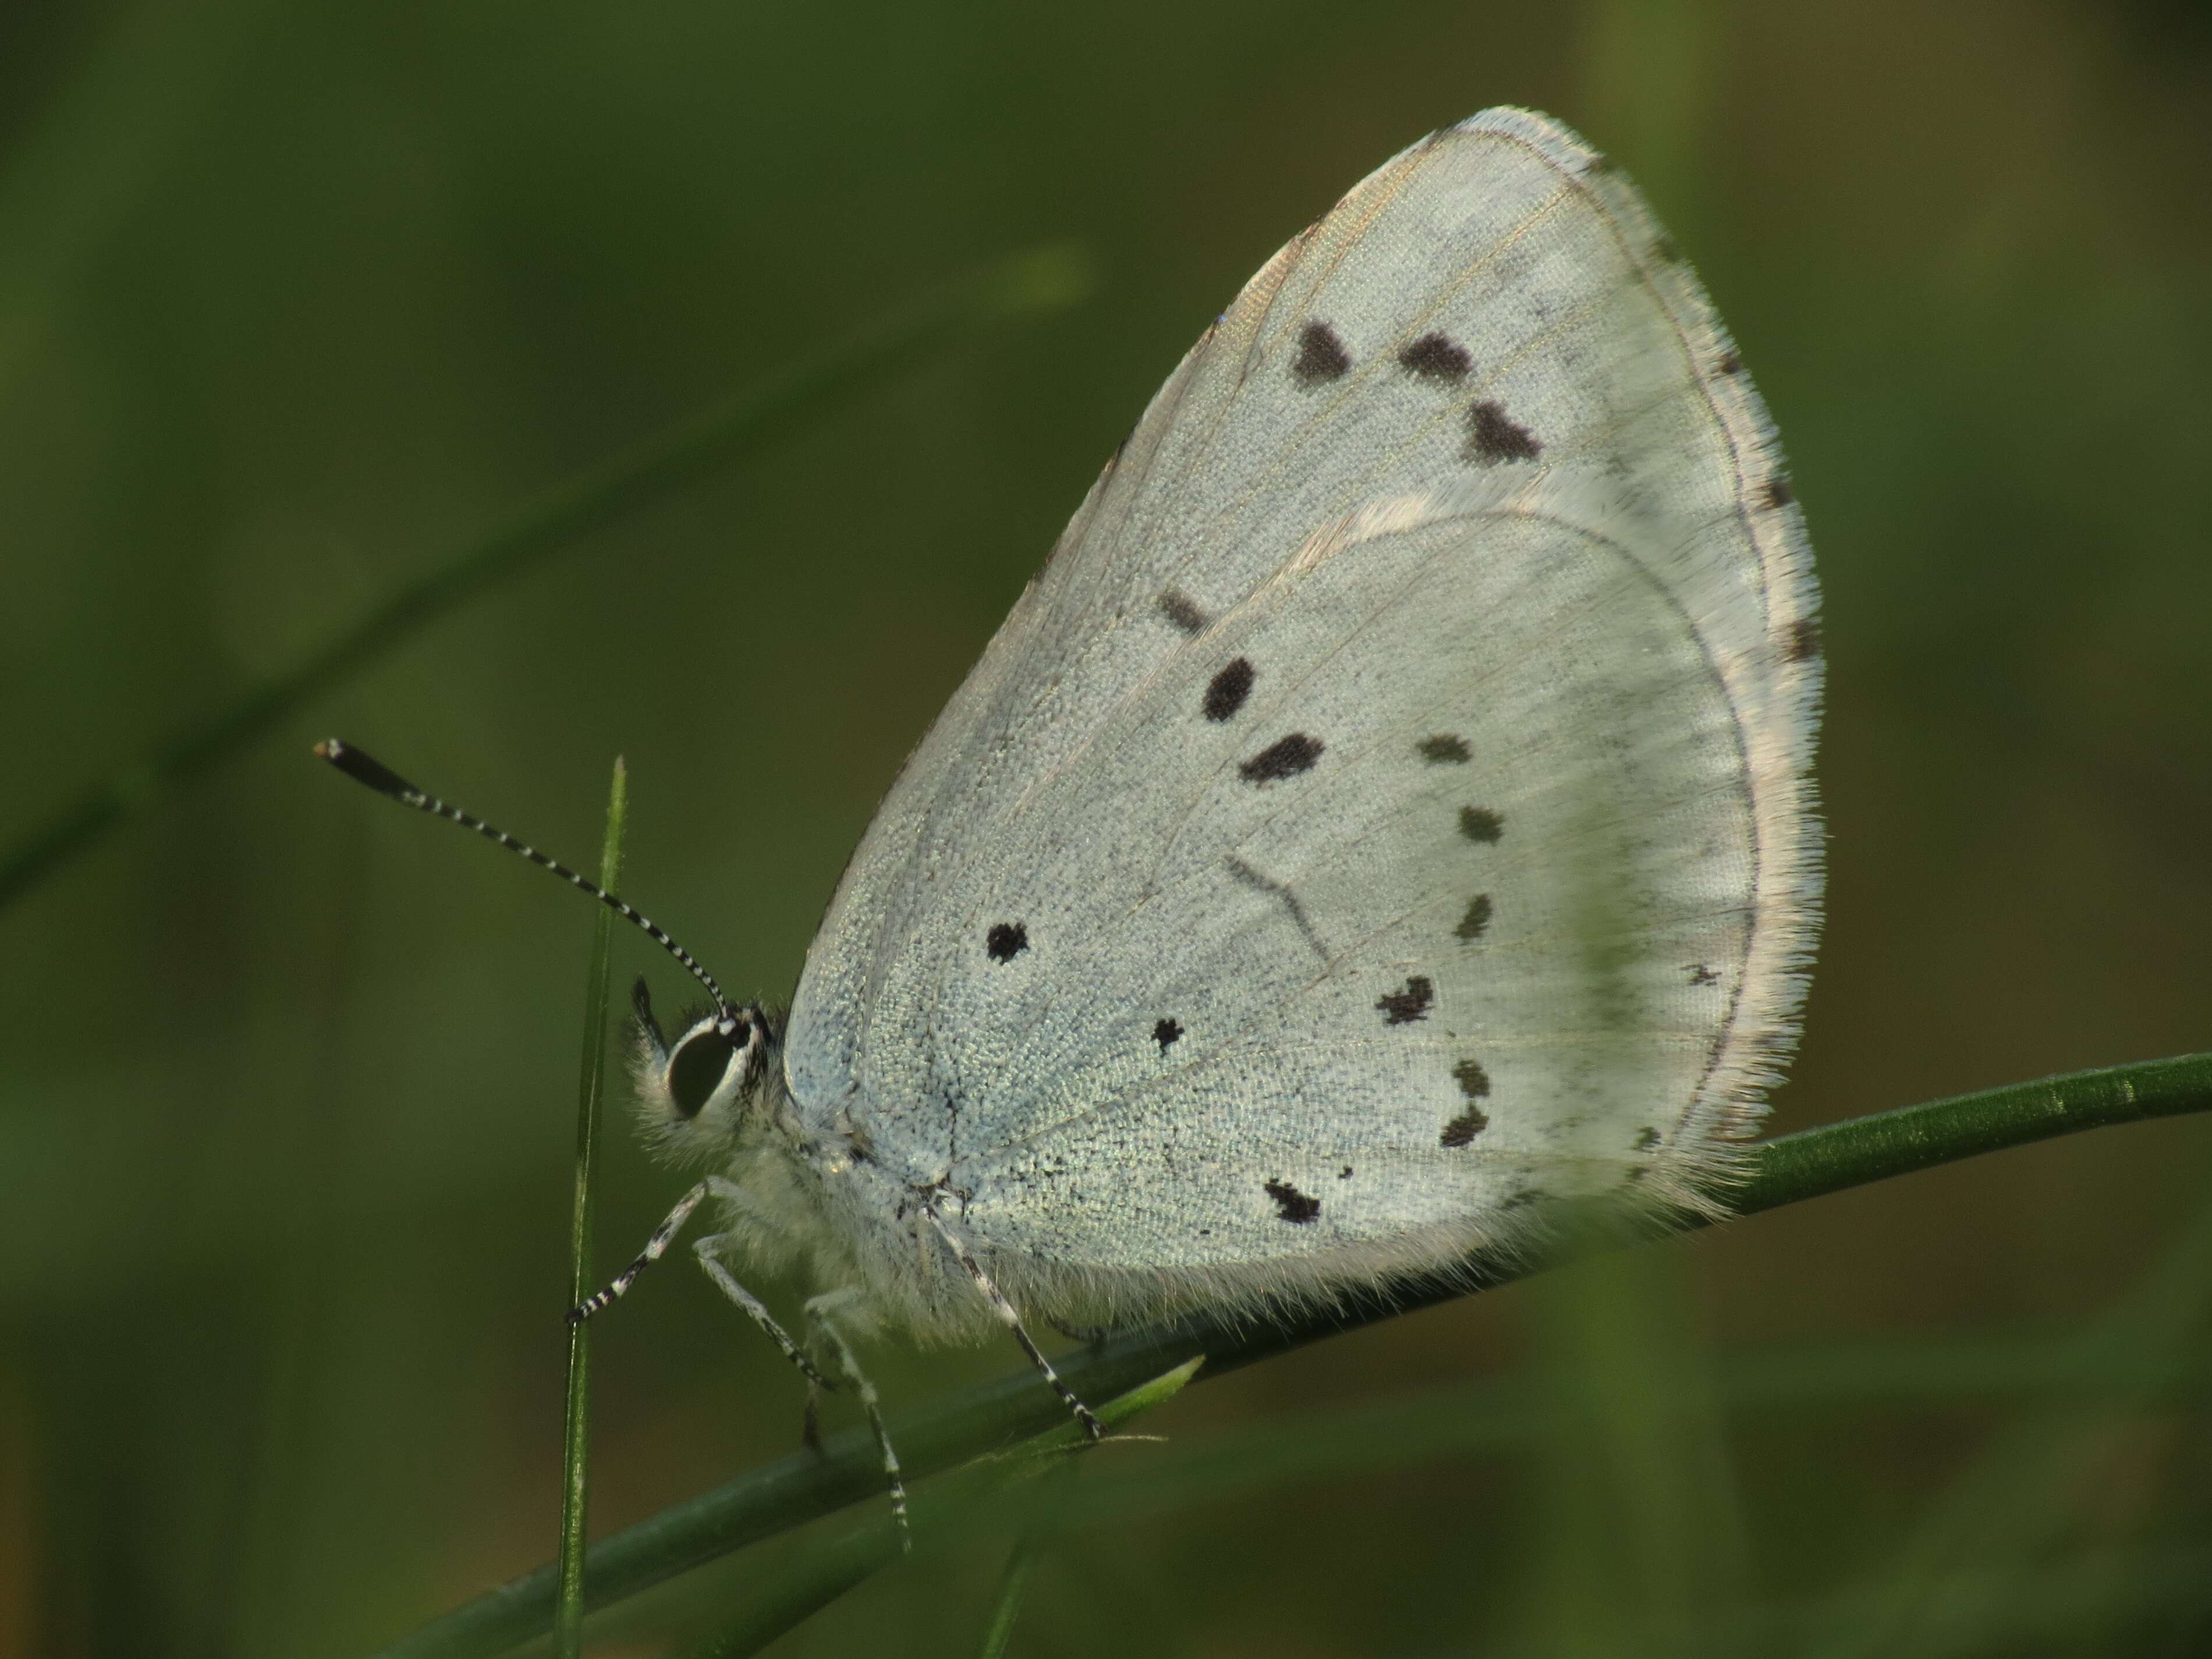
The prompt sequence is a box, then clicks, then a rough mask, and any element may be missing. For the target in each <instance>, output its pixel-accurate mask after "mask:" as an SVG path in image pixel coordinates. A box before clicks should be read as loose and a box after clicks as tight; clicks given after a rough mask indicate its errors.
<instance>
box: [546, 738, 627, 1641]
mask: <svg viewBox="0 0 2212 1659" xmlns="http://www.w3.org/2000/svg"><path fill="white" fill-rule="evenodd" d="M628 818H629V769H628V768H627V767H625V766H624V765H623V763H622V757H620V756H617V757H615V772H614V780H613V781H612V782H611V784H610V785H609V786H608V788H607V835H606V840H605V842H603V843H602V844H601V846H600V848H599V885H600V886H601V887H603V888H605V890H607V891H608V892H610V893H617V892H620V891H621V890H622V846H623V828H624V826H625V823H626V822H627V820H628ZM614 923H615V918H614V913H613V912H612V911H611V910H609V909H608V908H606V907H605V905H601V906H600V907H599V917H598V919H597V921H596V922H595V923H594V924H593V927H592V969H591V977H590V980H589V981H588V982H587V984H586V988H585V992H584V1059H583V1071H582V1075H581V1076H580V1078H579V1079H578V1081H577V1085H576V1193H575V1201H574V1207H573V1208H572V1210H571V1211H570V1212H569V1218H568V1251H569V1259H568V1305H569V1306H570V1307H572V1308H574V1307H578V1306H580V1305H581V1304H582V1303H583V1300H584V1298H585V1297H587V1296H589V1295H590V1294H591V1293H592V1291H594V1290H595V1289H597V1288H598V1285H597V1284H596V1282H595V1281H594V1279H593V1277H592V1166H593V1164H595V1163H596V1162H597V1161H598V1157H599V1106H600V1103H601V1102H602V1101H603V1100H604V1099H605V1096H606V1083H607V1005H608V1001H609V998H608V994H607V985H608V981H609V978H610V976H611V975H610V959H611V957H612V956H613V953H614V931H615V928H614ZM591 1340H592V1338H591V1325H590V1323H589V1322H587V1321H585V1320H578V1321H576V1322H575V1323H574V1324H572V1325H571V1326H569V1327H568V1407H567V1413H566V1416H565V1419H564V1426H563V1443H562V1459H561V1552H560V1556H559V1568H558V1572H559V1578H558V1583H557V1585H556V1590H555V1594H554V1598H553V1651H554V1653H555V1654H556V1656H558V1659H577V1656H579V1655H580V1654H581V1653H582V1652H583V1650H584V1541H585V1529H586V1521H587V1518H588V1517H587V1510H588V1499H589V1498H590V1486H589V1480H588V1475H589V1462H588V1460H589V1458H590V1455H591V1398H592V1348H591Z"/></svg>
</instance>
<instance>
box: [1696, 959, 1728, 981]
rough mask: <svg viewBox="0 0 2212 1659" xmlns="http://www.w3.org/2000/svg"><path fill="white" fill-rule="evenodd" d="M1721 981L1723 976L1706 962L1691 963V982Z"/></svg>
mask: <svg viewBox="0 0 2212 1659" xmlns="http://www.w3.org/2000/svg"><path fill="white" fill-rule="evenodd" d="M1720 982H1721V976H1720V975H1718V974H1717V973H1715V972H1714V971H1713V970H1712V969H1711V968H1709V967H1707V966H1706V965H1705V963H1702V962H1693V963H1691V964H1690V983H1691V984H1692V985H1717V984H1719V983H1720Z"/></svg>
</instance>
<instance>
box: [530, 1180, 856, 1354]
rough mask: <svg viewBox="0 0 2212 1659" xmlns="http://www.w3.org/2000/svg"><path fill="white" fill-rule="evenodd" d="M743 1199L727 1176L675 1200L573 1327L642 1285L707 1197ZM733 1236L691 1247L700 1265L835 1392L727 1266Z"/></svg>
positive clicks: (573, 1314)
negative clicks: (724, 1257) (724, 1253)
mask: <svg viewBox="0 0 2212 1659" xmlns="http://www.w3.org/2000/svg"><path fill="white" fill-rule="evenodd" d="M709 1198H722V1199H731V1198H734V1199H737V1200H740V1201H742V1200H744V1191H743V1189H742V1188H739V1187H738V1184H737V1183H736V1182H733V1181H732V1180H730V1179H729V1178H728V1177H726V1176H708V1177H707V1178H706V1179H705V1180H704V1181H702V1182H700V1183H699V1184H698V1185H697V1186H696V1187H694V1188H692V1189H691V1190H690V1192H688V1193H686V1194H684V1196H683V1197H682V1198H680V1199H678V1200H677V1201H676V1207H675V1208H674V1209H672V1210H671V1211H670V1212H668V1218H667V1219H666V1220H665V1221H663V1222H662V1223H661V1224H660V1225H659V1226H658V1227H655V1228H654V1229H653V1237H651V1238H648V1239H647V1240H646V1242H645V1248H644V1249H642V1250H640V1251H639V1252H638V1254H637V1260H636V1261H633V1262H631V1263H630V1264H629V1267H624V1268H623V1270H622V1271H621V1272H620V1273H617V1274H616V1275H615V1276H614V1279H612V1280H611V1282H610V1283H609V1284H608V1285H606V1286H605V1288H604V1289H601V1290H597V1291H592V1294H591V1295H589V1296H588V1297H585V1298H584V1300H583V1301H581V1302H580V1303H578V1304H576V1305H575V1306H574V1307H573V1308H571V1309H569V1310H568V1322H569V1323H570V1324H572V1325H573V1324H574V1323H575V1322H577V1321H579V1320H583V1319H589V1318H590V1317H591V1316H592V1315H593V1314H595V1313H598V1312H599V1311H601V1310H603V1309H605V1308H607V1307H609V1306H611V1305H612V1304H614V1303H615V1302H616V1301H617V1300H618V1299H619V1298H620V1297H623V1295H625V1294H626V1293H627V1292H628V1291H629V1287H630V1286H631V1285H635V1284H636V1283H637V1276H638V1275H639V1274H640V1273H643V1272H644V1271H645V1270H646V1269H647V1267H651V1266H652V1265H653V1263H654V1262H656V1261H659V1260H660V1258H661V1257H662V1256H663V1255H666V1254H667V1253H668V1247H669V1246H670V1245H671V1244H673V1243H675V1242H676V1236H677V1234H678V1233H680V1232H682V1231H684V1223H685V1222H687V1221H689V1220H690V1218H691V1212H693V1211H694V1210H696V1209H697V1208H698V1207H699V1206H701V1205H702V1204H703V1203H705V1202H706V1201H707V1200H708V1199H709ZM728 1237H729V1235H728V1234H726V1233H713V1234H709V1235H708V1237H705V1238H702V1239H699V1240H697V1241H696V1242H695V1243H693V1244H692V1246H691V1250H692V1254H693V1255H696V1256H697V1257H698V1258H699V1265H700V1266H701V1267H704V1268H705V1269H706V1270H707V1277H708V1278H709V1279H713V1280H714V1283H715V1285H717V1286H718V1287H720V1290H721V1292H722V1294H723V1295H724V1296H726V1297H729V1298H730V1300H731V1301H732V1302H734V1303H736V1304H738V1306H739V1307H740V1308H743V1309H744V1310H745V1312H746V1314H747V1315H749V1316H750V1317H751V1319H752V1322H753V1323H754V1324H756V1325H757V1326H759V1327H760V1328H762V1329H763V1330H764V1331H766V1332H767V1333H768V1334H769V1340H771V1341H773V1342H774V1343H775V1346H777V1347H779V1348H781V1349H782V1350H783V1357H784V1358H786V1359H788V1360H789V1361H790V1362H791V1363H792V1364H794V1365H796V1366H798V1367H799V1370H801V1371H803V1372H804V1373H805V1376H806V1381H807V1383H809V1385H810V1386H811V1387H813V1388H817V1389H834V1388H836V1386H837V1385H836V1383H832V1382H831V1381H830V1380H829V1378H828V1377H826V1376H823V1375H822V1372H821V1370H820V1368H819V1367H817V1365H816V1364H814V1362H813V1361H812V1360H811V1359H809V1358H807V1357H806V1355H805V1353H804V1352H802V1351H801V1350H800V1348H799V1344H797V1343H796V1342H794V1341H793V1340H791V1333H790V1332H788V1331H787V1330H785V1329H784V1328H783V1327H782V1326H781V1325H779V1324H778V1323H776V1320H775V1315H774V1314H772V1313H770V1312H769V1310H768V1306H767V1304H765V1303H763V1301H762V1300H761V1299H760V1298H759V1297H757V1296H755V1295H754V1294H753V1293H752V1292H751V1291H749V1290H747V1289H746V1288H745V1287H744V1285H740V1284H738V1281H737V1279H736V1278H735V1277H734V1276H733V1275H732V1273H731V1272H730V1270H729V1269H728V1268H727V1267H724V1266H723V1265H722V1261H721V1247H722V1245H723V1243H725V1242H726V1240H727V1239H728Z"/></svg>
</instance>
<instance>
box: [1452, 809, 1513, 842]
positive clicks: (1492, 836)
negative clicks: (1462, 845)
mask: <svg viewBox="0 0 2212 1659" xmlns="http://www.w3.org/2000/svg"><path fill="white" fill-rule="evenodd" d="M1459 832H1460V834H1462V836H1466V837H1467V838H1468V840H1469V841H1479V842H1494V841H1496V840H1497V839H1498V837H1499V836H1502V835H1504V833H1505V819H1504V817H1503V816H1502V815H1501V814H1499V813H1497V812H1493V811H1491V810H1490V809H1489V808H1488V807H1487V806H1462V807H1461V808H1460V809H1459Z"/></svg>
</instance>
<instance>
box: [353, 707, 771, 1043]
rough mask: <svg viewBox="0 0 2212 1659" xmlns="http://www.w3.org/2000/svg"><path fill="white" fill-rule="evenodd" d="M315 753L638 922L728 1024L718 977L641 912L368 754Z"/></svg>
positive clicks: (383, 792)
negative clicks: (696, 983) (704, 992)
mask: <svg viewBox="0 0 2212 1659" xmlns="http://www.w3.org/2000/svg"><path fill="white" fill-rule="evenodd" d="M315 753H316V754H317V755H319V756H320V757H322V758H323V759H325V760H326V761H328V762H329V763H331V765H333V766H335V767H337V769H338V770H339V771H341V772H343V773H344V774H345V775H347V776H348V777H349V778H351V779H352V780H353V781H355V782H356V783H365V784H367V785H368V787H370V788H372V789H374V790H375V791H376V793H378V794H380V795H386V796H389V797H390V798H391V799H393V800H396V801H398V803H399V804H400V805H402V806H411V807H413V808H414V809H415V810H416V811H418V812H428V814H429V815H430V816H431V817H434V818H450V819H452V820H453V822H454V823H458V824H459V825H460V826H461V827H462V828H463V829H473V830H475V831H476V832H477V834H478V835H480V836H483V838H484V839H485V840H487V841H495V842H498V843H499V844H500V845H501V847H504V848H507V851H508V852H510V853H520V854H522V856H523V857H525V858H526V859H528V860H530V861H531V862H532V864H534V865H536V866H538V867H539V868H540V869H543V870H550V871H551V872H553V873H554V874H555V875H556V876H558V877H560V878H561V879H562V880H563V881H565V882H567V883H568V884H569V885H570V886H572V887H579V888H581V889H582V890H584V891H585V892H586V893H589V894H590V895H591V896H592V897H593V898H595V899H597V900H599V902H600V903H602V904H604V905H605V906H606V907H607V908H608V909H610V910H611V911H613V912H614V913H615V914H616V915H618V916H620V917H621V918H622V919H623V921H629V922H635V923H636V924H637V926H638V927H641V928H643V929H644V930H645V932H646V933H647V934H648V935H650V936H651V937H652V939H653V942H654V943H655V944H657V945H659V946H660V948H661V949H662V950H664V951H667V952H668V954H669V955H670V956H671V957H675V958H676V959H677V961H678V962H680V963H683V964H684V967H685V968H686V969H689V970H690V974H691V976H692V978H694V979H696V980H697V981H699V983H700V984H702V985H703V986H705V987H707V994H708V996H711V997H712V998H714V1008H715V1012H717V1013H718V1014H720V1016H721V1018H723V1019H725V1020H726V1019H728V1018H731V1012H730V1001H729V999H728V998H727V997H726V996H724V995H723V994H722V987H720V986H719V985H717V984H715V983H714V975H712V974H710V973H708V971H707V970H706V969H704V968H702V967H701V966H700V965H699V963H698V959H697V958H696V957H694V956H693V955H692V954H691V953H690V951H687V950H685V949H684V947H683V946H682V945H678V943H677V942H676V941H675V940H674V939H671V938H669V937H668V935H667V933H665V932H664V931H663V930H662V929H661V928H660V927H659V926H658V925H657V924H656V923H654V922H653V921H652V920H651V919H650V918H648V917H647V916H646V915H643V914H642V913H641V912H639V911H637V910H634V909H632V908H630V907H629V905H628V904H625V903H624V902H623V901H622V900H620V899H618V898H617V897H616V896H614V895H613V894H612V893H610V892H609V891H607V890H606V889H605V888H604V887H602V886H600V885H599V883H597V882H595V881H587V880H586V879H585V878H583V877H581V876H580V875H578V874H577V873H576V872H574V870H571V869H570V868H569V867H568V866H567V865H565V864H557V863H556V862H555V861H554V860H551V859H549V858H547V857H546V856H545V854H543V853H541V852H539V851H538V849H537V848H534V847H530V846H526V845H525V844H524V843H523V842H519V841H517V840H515V838H514V837H513V836H510V835H508V834H507V832H506V831H505V830H504V829H493V828H492V827H491V825H489V823H485V822H484V821H483V819H482V818H480V817H477V816H476V815H475V814H474V813H471V812H464V811H461V809H460V808H459V807H458V806H453V805H448V804H447V802H445V801H442V800H440V799H438V798H437V797H436V796H435V795H432V794H426V793H424V792H423V791H422V790H420V789H417V788H416V787H415V786H414V785H413V784H411V783H410V782H408V781H407V780H406V779H404V778H403V777H401V776H400V775H399V774H398V773H397V772H395V771H393V770H392V769H391V768H390V767H388V766H386V765H385V764H384V763H382V762H381V761H380V760H378V759H376V758H375V757H374V756H372V755H371V754H369V752H368V750H365V749H357V748H356V747H355V746H354V745H353V744H349V743H346V742H343V741H342V740H340V739H339V738H326V739H325V740H324V741H323V742H321V743H319V744H316V745H315Z"/></svg>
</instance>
